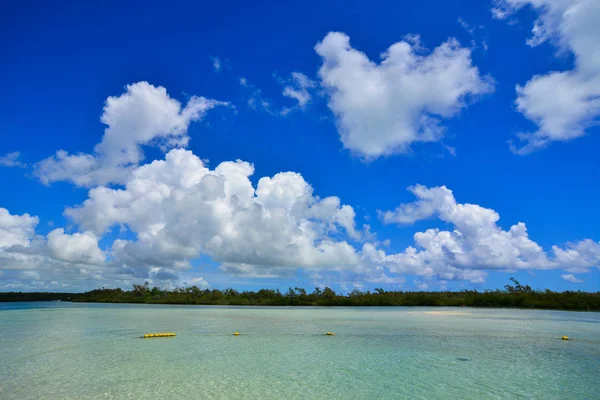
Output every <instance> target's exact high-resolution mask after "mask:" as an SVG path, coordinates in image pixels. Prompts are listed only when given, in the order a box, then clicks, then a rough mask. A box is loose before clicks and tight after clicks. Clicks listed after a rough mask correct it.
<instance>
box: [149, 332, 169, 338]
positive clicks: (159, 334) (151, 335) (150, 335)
mask: <svg viewBox="0 0 600 400" xmlns="http://www.w3.org/2000/svg"><path fill="white" fill-rule="evenodd" d="M171 336H177V335H175V334H174V333H173V332H167V333H146V334H144V336H142V337H143V338H154V337H171Z"/></svg>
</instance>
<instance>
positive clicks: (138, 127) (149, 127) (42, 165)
mask: <svg viewBox="0 0 600 400" xmlns="http://www.w3.org/2000/svg"><path fill="white" fill-rule="evenodd" d="M126 89H127V91H126V93H124V94H122V95H120V96H117V97H109V98H108V99H107V100H106V104H105V106H104V112H103V114H102V117H101V119H100V120H101V121H102V123H104V124H105V125H106V126H107V128H106V129H105V130H104V136H103V137H102V141H101V142H100V143H98V144H97V145H96V146H95V148H94V154H86V153H77V154H68V153H67V152H66V151H64V150H59V151H57V152H56V154H55V155H54V156H52V157H49V158H46V159H44V160H42V161H40V162H38V163H37V164H36V165H35V171H34V174H35V175H36V176H37V177H38V178H39V179H40V181H41V182H42V183H44V184H50V183H52V182H57V181H70V182H72V183H74V184H75V185H77V186H83V187H92V186H95V185H101V184H108V183H123V182H125V181H126V179H127V177H128V176H129V174H130V173H131V171H132V170H133V169H134V168H135V167H136V166H137V165H139V163H140V162H141V161H142V160H143V158H144V152H143V150H142V147H141V146H142V145H146V146H154V147H159V148H161V149H164V150H167V149H171V148H174V147H185V146H187V144H188V141H189V139H190V138H189V136H188V135H187V130H188V127H189V125H190V123H191V122H193V121H198V120H200V119H202V118H203V117H204V115H205V113H206V112H207V111H208V110H210V109H212V108H214V107H216V106H225V105H228V103H225V102H220V101H216V100H210V99H207V98H205V97H198V96H192V97H191V98H190V99H189V100H188V103H187V104H186V105H185V107H182V105H181V103H180V102H179V101H177V100H175V99H173V98H172V97H170V96H169V95H168V94H167V90H166V89H165V88H164V87H162V86H158V87H156V86H153V85H151V84H149V83H148V82H138V83H135V84H132V85H127V87H126Z"/></svg>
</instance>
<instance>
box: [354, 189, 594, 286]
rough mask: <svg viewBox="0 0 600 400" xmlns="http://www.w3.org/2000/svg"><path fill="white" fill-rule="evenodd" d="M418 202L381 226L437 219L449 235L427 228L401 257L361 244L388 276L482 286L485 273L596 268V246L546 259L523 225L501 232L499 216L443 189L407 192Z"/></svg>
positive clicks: (583, 244) (385, 216) (386, 216)
mask: <svg viewBox="0 0 600 400" xmlns="http://www.w3.org/2000/svg"><path fill="white" fill-rule="evenodd" d="M409 191H410V192H412V193H413V194H414V195H415V196H416V197H417V200H416V201H414V202H412V203H408V204H401V205H400V206H398V207H397V208H396V209H395V210H393V211H386V212H380V214H379V215H380V218H381V219H382V220H383V222H384V223H388V224H390V223H397V224H411V223H414V222H416V221H419V220H423V219H429V218H434V217H435V218H438V219H439V220H441V221H443V222H446V223H449V224H451V225H452V227H453V230H452V231H445V230H440V229H437V228H436V229H428V230H427V231H425V232H417V233H415V235H414V239H415V244H416V247H412V246H410V247H408V248H407V249H406V250H405V251H404V252H403V253H399V254H394V255H386V254H385V253H384V252H383V251H381V250H379V251H377V250H376V249H375V248H374V247H373V246H370V245H368V244H367V245H365V246H366V248H363V253H365V254H366V255H367V256H368V257H369V258H370V259H372V260H377V261H378V262H379V263H382V264H386V265H387V266H388V267H389V269H390V270H391V271H394V272H408V273H415V274H418V275H429V276H433V275H437V276H438V277H440V278H441V279H446V280H450V279H456V278H459V279H466V280H470V281H472V282H480V281H483V277H484V276H485V272H484V270H486V269H498V270H517V269H528V270H531V269H556V268H561V269H567V270H572V269H573V268H576V269H577V271H579V272H585V271H587V268H590V267H594V266H598V265H600V243H596V242H594V241H592V240H583V241H580V242H577V243H567V245H566V248H561V247H559V246H553V248H552V254H551V255H548V254H547V253H546V252H545V251H544V250H543V249H542V247H541V246H540V245H539V244H537V243H536V242H534V241H533V240H531V239H530V238H529V235H528V233H527V227H526V226H525V224H524V223H523V222H518V223H517V224H515V225H513V226H511V227H510V228H509V229H508V230H503V229H502V228H501V227H500V226H499V225H498V221H499V219H500V215H499V214H498V213H497V212H496V211H494V210H492V209H489V208H484V207H481V206H479V205H476V204H469V203H464V204H462V203H457V202H456V199H455V198H454V194H453V193H452V191H451V190H449V189H448V188H446V187H445V186H440V187H433V188H427V187H425V186H421V185H416V186H413V187H410V188H409Z"/></svg>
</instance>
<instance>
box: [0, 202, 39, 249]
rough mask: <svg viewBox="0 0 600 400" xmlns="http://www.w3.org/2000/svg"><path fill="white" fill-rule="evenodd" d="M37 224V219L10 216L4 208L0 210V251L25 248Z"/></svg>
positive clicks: (24, 216)
mask: <svg viewBox="0 0 600 400" xmlns="http://www.w3.org/2000/svg"><path fill="white" fill-rule="evenodd" d="M38 222H39V219H38V217H32V216H30V215H29V214H23V215H12V214H11V213H10V212H8V210H7V209H6V208H0V249H2V248H7V247H11V246H27V245H28V244H29V241H30V240H31V238H32V237H33V235H34V232H35V227H36V226H37V224H38Z"/></svg>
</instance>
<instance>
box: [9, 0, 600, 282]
mask: <svg viewBox="0 0 600 400" xmlns="http://www.w3.org/2000/svg"><path fill="white" fill-rule="evenodd" d="M85 3H89V2H85ZM0 19H1V23H0V30H1V32H0V37H2V38H3V39H2V40H1V41H0V50H1V52H2V54H3V60H4V61H3V62H2V63H0V68H1V71H0V72H1V74H0V76H2V90H1V91H0V104H1V110H2V111H1V113H0V132H1V135H2V140H1V141H0V168H1V169H0V171H1V175H0V183H1V184H2V188H3V190H2V195H1V196H0V290H33V289H35V290H85V289H90V288H95V287H99V286H121V287H129V286H130V285H131V284H132V283H137V282H143V281H150V282H151V283H152V284H155V285H158V286H162V287H176V286H182V285H183V286H185V285H191V284H197V285H199V286H203V287H208V286H213V287H217V288H224V287H229V286H233V287H236V288H239V289H255V288H259V287H279V288H282V289H284V288H287V287H288V286H304V287H314V286H319V285H326V286H331V287H333V288H334V289H336V290H341V291H347V290H352V289H353V288H355V287H356V288H359V289H372V288H375V287H384V288H387V289H404V290H414V289H426V290H438V289H440V288H449V289H462V288H477V289H486V288H497V287H502V286H503V285H504V284H505V283H506V282H507V280H508V278H509V277H510V276H515V277H517V278H518V279H520V280H521V281H522V282H526V283H528V284H530V285H531V286H533V287H535V288H546V287H547V288H551V289H557V290H567V289H569V290H593V291H595V290H598V287H600V285H599V283H600V271H599V270H598V265H600V243H599V242H598V240H599V239H600V232H599V231H598V221H600V210H599V209H598V207H597V198H598V195H599V194H600V187H599V185H598V182H599V179H598V178H599V176H600V161H599V159H598V156H597V153H598V149H599V148H600V136H599V135H598V130H599V128H598V126H597V122H598V117H599V115H600V105H599V103H598V98H599V97H600V63H599V62H598V60H599V59H600V57H599V55H598V49H596V47H597V46H594V45H593V43H594V40H593V38H594V37H598V35H599V34H600V32H599V31H598V29H599V28H598V26H600V25H599V24H598V22H600V6H598V4H597V3H595V2H593V1H591V0H575V1H570V2H564V1H561V0H498V1H476V2H475V1H473V2H441V1H430V0H426V1H420V2H414V3H405V4H402V5H398V3H397V2H391V1H368V2H367V1H352V2H347V1H345V2H341V1H329V2H326V4H323V2H316V1H305V2H301V3H298V2H280V3H278V4H276V5H264V6H263V5H256V4H253V5H249V4H247V3H244V2H236V3H235V4H222V5H220V4H210V5H207V4H201V3H198V2H188V3H186V2H181V3H178V4H176V5H175V4H166V3H164V2H144V3H141V2H114V3H112V4H107V3H102V4H101V5H100V4H99V3H98V5H93V4H82V3H80V2H73V3H68V2H54V3H53V4H51V5H49V4H42V3H40V2H12V1H9V2H4V3H3V4H2V6H0ZM57 151H62V152H59V153H57ZM155 160H156V162H154V163H152V162H153V161H155ZM236 160H242V161H243V162H245V163H242V161H240V162H236ZM222 163H225V164H222ZM261 178H264V179H262V180H261ZM407 189H409V190H407ZM519 223H523V224H524V225H523V224H519ZM436 229H437V231H436ZM553 246H556V247H553Z"/></svg>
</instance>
